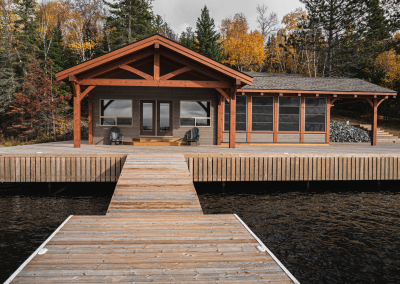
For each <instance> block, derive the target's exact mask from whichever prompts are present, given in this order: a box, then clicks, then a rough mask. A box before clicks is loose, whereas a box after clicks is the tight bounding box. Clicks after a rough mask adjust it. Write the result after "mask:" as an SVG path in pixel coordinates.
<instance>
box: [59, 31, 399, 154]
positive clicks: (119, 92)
mask: <svg viewBox="0 0 400 284" xmlns="http://www.w3.org/2000/svg"><path fill="white" fill-rule="evenodd" d="M56 79H57V80H58V81H61V80H62V81H64V82H66V83H69V84H71V85H72V89H73V92H74V147H80V144H81V129H80V123H81V101H82V99H83V98H84V97H85V96H86V95H88V96H89V144H90V145H93V144H100V143H103V144H108V143H109V141H108V140H107V139H108V138H107V136H108V135H109V132H110V127H111V126H113V125H117V126H118V127H121V133H125V134H126V136H127V137H128V139H131V138H132V139H135V138H138V137H173V138H178V139H183V138H184V137H185V134H186V133H187V131H188V130H190V129H191V127H194V126H198V127H199V128H200V134H201V139H203V140H202V145H204V144H205V145H215V144H216V145H221V144H224V143H229V147H230V148H235V144H236V143H240V144H242V143H243V144H258V145H260V144H267V143H281V144H286V143H291V144H292V145H293V144H296V143H312V144H327V143H329V139H330V137H329V133H330V128H329V125H330V109H331V107H332V106H334V105H335V104H340V103H348V102H354V101H360V100H363V101H366V102H367V103H368V104H369V105H370V106H371V108H372V110H373V111H372V114H373V115H372V139H371V144H372V145H373V146H375V145H376V138H377V110H378V106H379V105H380V104H381V103H382V102H383V101H384V100H385V99H389V98H395V97H396V95H397V93H396V92H394V91H392V90H389V89H386V88H383V87H380V86H377V85H374V84H371V83H369V82H365V81H362V80H359V79H348V78H306V77H302V76H296V75H290V74H288V75H283V74H268V73H257V72H249V73H242V72H239V71H236V70H234V69H232V68H229V67H227V66H225V65H223V64H220V63H218V62H216V61H214V60H212V59H210V58H207V57H205V56H203V55H201V54H199V53H197V52H195V51H193V50H190V49H188V48H186V47H184V46H182V45H180V44H178V43H176V42H173V41H171V40H169V39H167V38H164V37H162V36H160V35H153V36H150V37H148V38H145V39H143V40H140V41H137V42H135V43H132V44H130V45H127V46H125V47H122V48H120V49H117V50H115V51H112V52H109V53H107V54H105V55H103V56H99V57H97V58H94V59H91V60H89V61H86V62H83V63H81V64H78V65H76V66H73V67H71V68H68V69H65V70H63V71H60V72H58V73H57V74H56ZM110 105H114V106H115V107H111V108H110ZM107 108H108V109H107ZM137 114H140V115H139V117H138V115H137Z"/></svg>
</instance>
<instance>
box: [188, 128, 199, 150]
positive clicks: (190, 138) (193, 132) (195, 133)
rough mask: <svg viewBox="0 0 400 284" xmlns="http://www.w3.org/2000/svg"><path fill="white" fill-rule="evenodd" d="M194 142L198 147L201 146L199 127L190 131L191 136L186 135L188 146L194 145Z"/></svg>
mask: <svg viewBox="0 0 400 284" xmlns="http://www.w3.org/2000/svg"><path fill="white" fill-rule="evenodd" d="M192 142H196V145H197V146H199V145H200V134H199V129H198V128H197V127H193V128H192V129H191V130H190V135H189V134H186V143H187V145H192Z"/></svg>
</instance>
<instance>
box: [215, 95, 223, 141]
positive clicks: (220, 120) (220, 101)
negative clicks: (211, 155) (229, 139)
mask: <svg viewBox="0 0 400 284" xmlns="http://www.w3.org/2000/svg"><path fill="white" fill-rule="evenodd" d="M223 98H224V97H223V96H222V95H219V98H218V115H217V145H221V143H222V140H223V135H224V134H223V131H224V100H223Z"/></svg>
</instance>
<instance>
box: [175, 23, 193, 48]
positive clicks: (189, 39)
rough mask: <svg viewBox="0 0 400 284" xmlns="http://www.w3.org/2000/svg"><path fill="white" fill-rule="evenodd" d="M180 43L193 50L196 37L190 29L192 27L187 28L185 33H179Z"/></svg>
mask: <svg viewBox="0 0 400 284" xmlns="http://www.w3.org/2000/svg"><path fill="white" fill-rule="evenodd" d="M179 41H180V43H181V44H182V45H183V46H186V47H187V48H190V49H192V50H195V45H196V35H195V33H194V31H193V29H192V27H187V28H186V31H183V32H182V33H181V36H180V38H179Z"/></svg>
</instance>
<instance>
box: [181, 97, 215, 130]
mask: <svg viewBox="0 0 400 284" xmlns="http://www.w3.org/2000/svg"><path fill="white" fill-rule="evenodd" d="M181 126H211V103H210V102H200V101H181Z"/></svg>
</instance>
